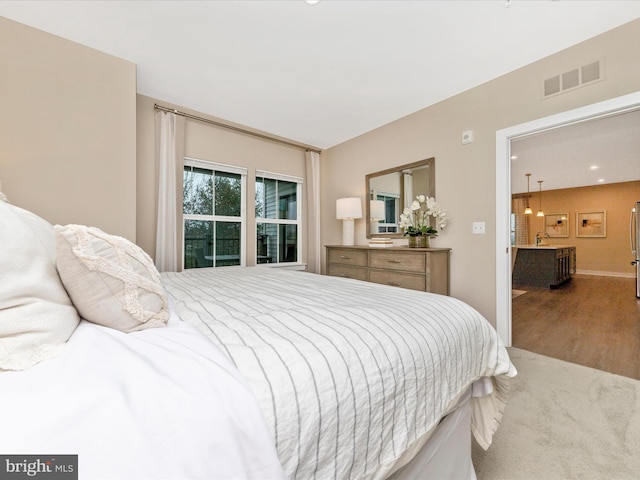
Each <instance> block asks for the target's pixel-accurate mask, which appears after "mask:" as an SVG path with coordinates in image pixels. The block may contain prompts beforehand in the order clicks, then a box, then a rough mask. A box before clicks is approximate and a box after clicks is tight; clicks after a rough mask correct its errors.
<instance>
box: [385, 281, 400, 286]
mask: <svg viewBox="0 0 640 480" xmlns="http://www.w3.org/2000/svg"><path fill="white" fill-rule="evenodd" d="M387 285H389V286H391V287H399V286H400V284H399V283H398V282H387Z"/></svg>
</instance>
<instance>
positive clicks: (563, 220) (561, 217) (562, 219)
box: [544, 213, 569, 238]
mask: <svg viewBox="0 0 640 480" xmlns="http://www.w3.org/2000/svg"><path fill="white" fill-rule="evenodd" d="M544 233H546V234H547V235H549V237H551V238H560V237H568V236H569V214H568V213H550V214H548V215H545V216H544Z"/></svg>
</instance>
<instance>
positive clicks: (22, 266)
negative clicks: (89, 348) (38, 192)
mask: <svg viewBox="0 0 640 480" xmlns="http://www.w3.org/2000/svg"><path fill="white" fill-rule="evenodd" d="M79 321H80V319H79V317H78V313H77V312H76V310H75V308H73V305H72V304H71V300H70V299H69V297H68V295H67V292H66V291H65V289H64V287H63V285H62V282H61V281H60V277H59V276H58V272H57V270H56V249H55V240H54V237H53V226H52V225H51V224H50V223H49V222H47V221H46V220H44V219H42V218H40V217H38V216H37V215H35V214H33V213H31V212H28V211H26V210H23V209H21V208H19V207H16V206H14V205H10V204H9V203H5V202H4V201H2V202H0V370H24V369H27V368H30V367H32V366H33V365H35V364H36V363H38V362H41V361H43V360H46V359H49V358H52V357H55V356H56V355H58V354H59V353H60V351H61V349H62V348H63V347H64V345H65V343H66V341H67V340H68V339H69V337H70V336H71V334H72V333H73V331H74V330H75V328H76V327H77V326H78V323H79Z"/></svg>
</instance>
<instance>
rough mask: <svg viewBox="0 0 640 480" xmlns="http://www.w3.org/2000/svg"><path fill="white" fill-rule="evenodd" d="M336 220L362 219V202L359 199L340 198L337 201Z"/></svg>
mask: <svg viewBox="0 0 640 480" xmlns="http://www.w3.org/2000/svg"><path fill="white" fill-rule="evenodd" d="M336 218H337V219H338V220H344V219H348V218H362V201H361V200H360V198H359V197H349V198H339V199H337V200H336Z"/></svg>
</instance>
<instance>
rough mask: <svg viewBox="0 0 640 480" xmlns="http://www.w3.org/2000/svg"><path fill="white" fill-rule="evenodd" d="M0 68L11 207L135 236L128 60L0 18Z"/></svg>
mask: <svg viewBox="0 0 640 480" xmlns="http://www.w3.org/2000/svg"><path fill="white" fill-rule="evenodd" d="M0 65H2V71H1V72H0V105H2V110H3V112H2V115H0V178H1V179H2V189H3V191H4V192H5V193H6V194H7V196H8V197H9V200H10V201H11V203H13V204H15V205H18V206H20V207H23V208H26V209H28V210H32V211H34V212H35V213H37V214H38V215H40V216H42V217H44V218H46V219H47V220H48V221H50V222H51V223H54V224H55V223H60V224H67V223H80V224H88V225H94V226H97V227H99V228H102V229H103V230H105V231H107V232H109V233H113V234H116V235H121V236H124V237H127V238H129V239H131V240H135V235H136V208H135V205H136V130H135V125H136V67H135V65H134V64H132V63H130V62H127V61H125V60H121V59H119V58H116V57H113V56H110V55H107V54H105V53H102V52H99V51H97V50H93V49H91V48H88V47H85V46H82V45H79V44H77V43H73V42H70V41H68V40H64V39H61V38H59V37H56V36H54V35H50V34H48V33H45V32H42V31H40V30H36V29H33V28H31V27H27V26H25V25H22V24H19V23H16V22H13V21H11V20H8V19H6V18H2V17H0Z"/></svg>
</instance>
